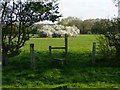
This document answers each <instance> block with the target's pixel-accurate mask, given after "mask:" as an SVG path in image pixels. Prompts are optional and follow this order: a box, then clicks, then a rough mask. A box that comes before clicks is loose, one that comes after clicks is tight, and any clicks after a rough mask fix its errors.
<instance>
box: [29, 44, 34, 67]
mask: <svg viewBox="0 0 120 90" xmlns="http://www.w3.org/2000/svg"><path fill="white" fill-rule="evenodd" d="M30 62H31V66H35V58H34V44H30Z"/></svg>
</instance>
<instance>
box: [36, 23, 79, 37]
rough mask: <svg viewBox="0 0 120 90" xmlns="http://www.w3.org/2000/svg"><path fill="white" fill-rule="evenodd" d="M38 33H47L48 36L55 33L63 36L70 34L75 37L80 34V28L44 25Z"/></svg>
mask: <svg viewBox="0 0 120 90" xmlns="http://www.w3.org/2000/svg"><path fill="white" fill-rule="evenodd" d="M37 33H38V34H46V35H47V37H52V35H53V34H56V35H60V36H61V37H63V36H64V35H65V34H68V36H70V37H75V36H78V35H79V34H80V30H79V29H78V28H77V27H76V26H63V25H44V26H43V27H42V28H41V29H40V30H38V31H37Z"/></svg>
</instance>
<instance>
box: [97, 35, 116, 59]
mask: <svg viewBox="0 0 120 90" xmlns="http://www.w3.org/2000/svg"><path fill="white" fill-rule="evenodd" d="M97 40H98V42H99V45H98V55H100V58H102V59H104V60H111V59H113V58H114V57H115V51H116V50H115V48H114V47H111V46H109V41H108V39H107V38H106V37H105V36H103V35H99V36H98V37H97Z"/></svg>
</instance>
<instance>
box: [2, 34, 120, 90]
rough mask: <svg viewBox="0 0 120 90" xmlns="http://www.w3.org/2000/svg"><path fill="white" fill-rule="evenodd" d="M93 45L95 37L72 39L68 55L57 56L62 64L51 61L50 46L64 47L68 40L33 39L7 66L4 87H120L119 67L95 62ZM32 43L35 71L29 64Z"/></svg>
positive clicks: (84, 36) (82, 36)
mask: <svg viewBox="0 0 120 90" xmlns="http://www.w3.org/2000/svg"><path fill="white" fill-rule="evenodd" d="M93 42H97V41H96V36H95V35H80V36H79V37H70V38H69V44H68V46H69V52H68V55H67V56H62V55H60V56H57V57H60V58H64V59H65V60H66V63H65V64H64V65H61V64H60V63H59V62H55V61H53V60H51V59H50V58H49V54H48V46H49V45H51V46H64V38H31V39H30V40H29V41H28V42H27V43H26V45H25V46H24V47H23V48H22V53H21V54H20V55H19V56H16V57H13V58H10V59H9V64H8V66H6V67H3V88H57V89H60V88H63V89H65V88H120V77H119V76H120V68H119V67H111V66H107V65H103V63H96V64H92V63H91V49H92V43H93ZM30 43H34V44H35V60H36V61H35V63H36V66H35V67H34V68H31V66H30V61H29V57H30V55H29V44H30ZM53 53H62V50H61V51H60V50H54V51H53ZM55 57H56V56H55Z"/></svg>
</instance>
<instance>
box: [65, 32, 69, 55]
mask: <svg viewBox="0 0 120 90" xmlns="http://www.w3.org/2000/svg"><path fill="white" fill-rule="evenodd" d="M67 52H68V36H67V34H65V53H66V54H67Z"/></svg>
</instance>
